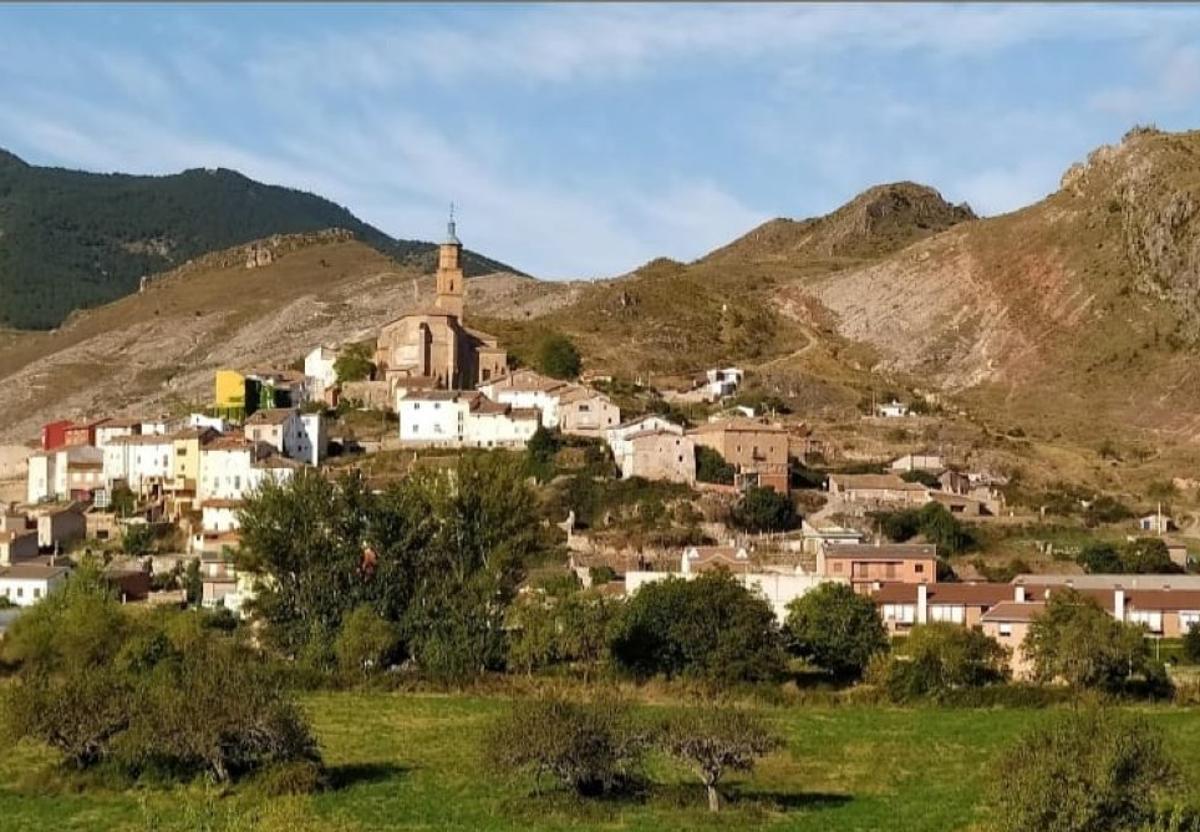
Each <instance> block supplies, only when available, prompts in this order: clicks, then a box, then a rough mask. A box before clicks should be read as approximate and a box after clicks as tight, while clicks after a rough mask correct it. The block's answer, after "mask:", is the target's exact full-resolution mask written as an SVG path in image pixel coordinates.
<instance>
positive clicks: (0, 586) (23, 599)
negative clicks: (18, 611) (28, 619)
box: [0, 563, 68, 607]
mask: <svg viewBox="0 0 1200 832" xmlns="http://www.w3.org/2000/svg"><path fill="white" fill-rule="evenodd" d="M67 573H68V570H67V569H66V568H65V567H62V566H43V565H41V564H34V563H18V564H14V565H12V566H5V567H2V568H0V598H7V599H8V600H9V602H11V603H13V604H16V605H17V606H18V607H28V606H32V605H33V604H36V603H37V602H38V601H40V600H42V599H43V598H45V597H46V596H47V595H49V594H50V593H51V592H53V591H54V590H55V589H57V588H58V587H59V586H61V585H62V584H63V582H64V581H66V579H67Z"/></svg>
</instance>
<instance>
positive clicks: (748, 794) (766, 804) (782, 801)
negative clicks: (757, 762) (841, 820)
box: [650, 783, 854, 812]
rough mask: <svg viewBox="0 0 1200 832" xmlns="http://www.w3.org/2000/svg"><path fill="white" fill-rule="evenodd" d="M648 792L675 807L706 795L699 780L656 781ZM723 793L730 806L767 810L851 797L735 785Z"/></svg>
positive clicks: (697, 802)
mask: <svg viewBox="0 0 1200 832" xmlns="http://www.w3.org/2000/svg"><path fill="white" fill-rule="evenodd" d="M650 793H651V796H652V797H653V799H654V800H655V801H660V802H662V803H665V804H667V805H670V806H675V807H677V808H687V807H689V806H703V805H704V802H705V799H706V798H705V793H704V788H703V787H702V786H700V785H699V784H696V785H692V784H689V783H679V784H672V785H656V786H653V787H652V788H651V789H650ZM722 795H723V802H724V803H725V805H727V806H729V807H731V808H740V809H749V810H754V809H761V810H764V811H769V812H794V811H799V810H819V809H834V808H837V807H838V806H843V805H845V804H847V803H849V802H850V801H851V800H853V799H854V798H853V797H852V796H851V795H848V794H832V793H827V792H803V791H797V792H792V791H771V790H764V789H740V788H737V787H736V786H734V787H733V788H726V789H723V790H722Z"/></svg>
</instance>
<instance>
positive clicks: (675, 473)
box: [620, 430, 696, 485]
mask: <svg viewBox="0 0 1200 832" xmlns="http://www.w3.org/2000/svg"><path fill="white" fill-rule="evenodd" d="M626 441H627V444H628V448H629V450H628V452H627V453H626V454H625V455H624V456H622V458H621V460H620V465H621V476H622V477H641V478H642V479H647V480H662V481H665V482H679V483H684V484H686V485H694V484H695V482H696V445H695V443H694V442H693V441H692V438H691V437H690V436H684V435H683V432H682V430H681V431H680V432H678V433H676V432H674V431H670V430H649V431H643V432H642V433H636V434H634V435H632V436H630V437H629V438H628V439H627V440H626Z"/></svg>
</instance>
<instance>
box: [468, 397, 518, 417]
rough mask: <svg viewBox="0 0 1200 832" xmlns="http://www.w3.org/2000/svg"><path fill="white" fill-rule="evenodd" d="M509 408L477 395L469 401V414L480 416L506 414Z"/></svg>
mask: <svg viewBox="0 0 1200 832" xmlns="http://www.w3.org/2000/svg"><path fill="white" fill-rule="evenodd" d="M508 411H509V407H508V405H506V404H500V403H499V402H494V401H492V400H491V399H489V398H488V397H487V396H483V395H479V396H475V397H474V398H472V399H471V412H472V413H482V414H495V415H500V414H504V413H508Z"/></svg>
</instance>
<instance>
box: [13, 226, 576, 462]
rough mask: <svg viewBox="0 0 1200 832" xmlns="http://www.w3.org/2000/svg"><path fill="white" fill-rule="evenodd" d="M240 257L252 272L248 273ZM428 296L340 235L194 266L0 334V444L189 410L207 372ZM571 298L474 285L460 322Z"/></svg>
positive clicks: (533, 284)
mask: <svg viewBox="0 0 1200 832" xmlns="http://www.w3.org/2000/svg"><path fill="white" fill-rule="evenodd" d="M251 255H256V257H257V259H259V260H261V261H262V262H263V265H261V266H257V267H254V268H247V261H248V260H249V259H250V258H251ZM433 290H434V289H433V279H432V278H431V277H429V276H428V275H426V274H425V273H424V272H423V271H422V270H421V269H419V268H416V267H415V266H413V265H412V264H407V263H401V262H398V261H396V260H394V259H392V258H390V257H387V256H386V255H384V254H382V253H380V252H379V251H378V250H376V249H374V248H372V247H370V246H367V245H366V244H364V243H362V242H361V241H359V240H358V239H356V238H354V237H353V236H352V235H349V234H348V233H347V232H330V231H327V232H317V233H313V234H303V235H285V236H277V237H274V238H269V239H267V240H261V241H255V242H253V243H250V244H248V245H246V246H240V247H237V248H235V249H232V250H229V251H225V252H217V253H214V254H211V255H207V256H205V257H203V258H198V259H197V260H195V261H193V262H191V263H189V264H187V265H185V266H183V267H181V268H179V269H177V270H176V271H174V272H171V273H168V274H165V275H163V276H162V277H160V278H158V279H156V280H154V281H152V282H150V283H149V284H148V285H147V287H146V288H145V290H144V291H142V292H138V293H135V294H133V295H130V296H128V297H125V298H122V299H121V300H118V301H116V302H114V303H110V304H107V305H105V306H102V307H99V308H97V309H92V310H88V311H85V312H81V313H77V314H75V315H73V316H72V317H71V318H70V319H69V320H68V321H67V322H66V323H65V324H64V325H63V326H62V327H60V328H59V329H57V330H55V331H53V332H11V331H10V332H6V333H5V332H0V444H3V443H5V442H20V441H24V440H27V439H30V438H32V437H33V436H35V435H36V434H37V431H38V428H39V425H41V424H42V423H44V422H45V421H48V420H50V419H56V418H80V417H85V416H96V415H100V414H104V415H121V414H132V413H139V412H141V413H145V412H158V411H160V410H167V411H181V410H183V409H185V408H189V407H194V406H201V405H203V404H205V403H207V402H209V401H210V400H211V397H212V381H213V371H214V370H216V369H217V368H219V367H237V368H249V367H255V366H281V367H287V366H291V365H294V364H295V363H296V362H297V361H298V360H299V359H301V358H302V357H303V356H304V354H305V353H306V352H308V351H309V350H310V349H312V347H314V346H316V345H317V344H328V345H338V344H342V343H345V342H348V341H356V340H362V339H365V338H369V337H372V336H373V335H374V333H375V332H376V331H377V330H378V328H379V326H380V325H381V324H383V323H385V322H387V321H388V320H390V319H392V318H393V317H395V316H397V315H399V314H401V313H403V312H404V311H406V310H408V309H411V308H413V307H414V306H415V305H416V304H418V303H419V302H421V301H422V300H423V301H425V302H427V301H428V300H429V297H430V296H431V294H432V292H433ZM577 291H578V289H577V287H575V286H574V285H572V284H550V285H546V284H542V283H540V282H538V281H536V280H533V279H532V278H529V277H524V276H521V275H515V274H511V273H504V272H500V273H495V274H490V275H481V276H479V277H476V278H474V279H472V280H471V281H470V282H469V284H468V289H467V292H468V295H467V298H468V300H467V308H468V320H469V321H470V320H471V315H472V314H473V313H474V312H475V311H476V310H486V311H487V312H488V313H489V314H490V315H492V316H497V317H501V318H503V317H514V318H520V319H525V318H531V317H534V316H536V315H540V314H544V313H545V312H546V311H547V310H548V309H550V308H552V307H553V306H554V305H555V304H559V303H566V302H569V301H570V300H571V299H572V297H573V296H574V294H575V293H576V292H577Z"/></svg>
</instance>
